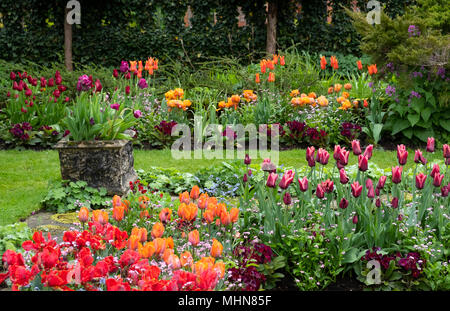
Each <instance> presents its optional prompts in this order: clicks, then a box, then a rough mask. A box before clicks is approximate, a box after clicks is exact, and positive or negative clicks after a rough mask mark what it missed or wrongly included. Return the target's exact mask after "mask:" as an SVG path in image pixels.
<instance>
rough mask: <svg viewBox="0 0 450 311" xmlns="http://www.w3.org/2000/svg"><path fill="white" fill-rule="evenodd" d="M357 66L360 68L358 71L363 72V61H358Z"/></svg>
mask: <svg viewBox="0 0 450 311" xmlns="http://www.w3.org/2000/svg"><path fill="white" fill-rule="evenodd" d="M356 66H358V70H362V69H363V65H362V63H361V60H358V61H357V62H356Z"/></svg>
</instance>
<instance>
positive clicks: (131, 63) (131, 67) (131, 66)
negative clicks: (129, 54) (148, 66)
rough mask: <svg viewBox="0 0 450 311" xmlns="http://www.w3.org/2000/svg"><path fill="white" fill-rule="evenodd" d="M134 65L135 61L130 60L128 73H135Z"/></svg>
mask: <svg viewBox="0 0 450 311" xmlns="http://www.w3.org/2000/svg"><path fill="white" fill-rule="evenodd" d="M136 65H137V61H131V60H130V71H131V72H135V71H137V68H136Z"/></svg>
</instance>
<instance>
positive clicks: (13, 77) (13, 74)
mask: <svg viewBox="0 0 450 311" xmlns="http://www.w3.org/2000/svg"><path fill="white" fill-rule="evenodd" d="M9 78H10V79H11V80H16V74H15V73H14V72H13V71H11V73H10V74H9Z"/></svg>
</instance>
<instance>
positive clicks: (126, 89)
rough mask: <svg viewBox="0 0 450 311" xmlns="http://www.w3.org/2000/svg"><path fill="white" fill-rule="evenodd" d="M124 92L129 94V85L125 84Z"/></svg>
mask: <svg viewBox="0 0 450 311" xmlns="http://www.w3.org/2000/svg"><path fill="white" fill-rule="evenodd" d="M125 94H127V95H130V86H129V85H127V86H126V87H125Z"/></svg>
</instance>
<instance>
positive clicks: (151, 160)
mask: <svg viewBox="0 0 450 311" xmlns="http://www.w3.org/2000/svg"><path fill="white" fill-rule="evenodd" d="M413 155H414V151H413V150H409V161H408V165H406V167H407V168H408V166H411V165H412V164H413V163H414V162H413V161H412V157H413ZM134 157H135V168H136V169H144V170H146V169H148V168H149V167H152V166H156V167H164V168H176V169H178V170H180V171H184V172H191V173H193V172H195V171H196V170H198V169H200V168H204V167H210V166H213V165H217V164H220V163H221V162H223V160H218V159H212V160H207V159H181V160H178V159H174V158H172V156H171V154H170V151H168V150H151V151H150V150H135V151H134ZM396 157H397V155H396V152H394V151H383V152H381V151H378V150H377V151H376V152H374V155H373V158H372V159H371V163H372V162H373V163H375V164H377V165H378V166H379V167H380V168H390V166H391V165H393V164H394V163H396V162H397V159H396ZM426 157H427V158H428V161H433V160H437V159H441V158H442V154H441V153H440V152H436V153H435V154H433V155H430V154H427V155H426ZM254 161H257V162H258V161H262V159H254ZM349 162H350V163H349V164H350V165H352V164H355V157H350V161H349ZM279 163H280V164H283V165H285V166H292V167H296V168H298V167H301V166H304V165H306V160H305V150H302V149H294V150H288V151H281V152H280V154H279ZM328 165H330V166H331V165H334V160H333V159H332V157H330V161H329V164H328ZM60 178H61V177H60V173H59V160H58V153H57V152H56V151H53V150H47V151H39V152H37V151H29V150H28V151H15V150H8V151H0V225H5V224H10V223H15V222H17V221H19V220H20V219H22V218H25V217H27V216H28V215H30V214H31V212H33V211H37V210H38V209H39V208H40V206H39V202H40V201H41V200H42V199H43V198H44V196H45V194H46V191H47V186H48V182H49V181H52V180H58V179H60Z"/></svg>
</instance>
